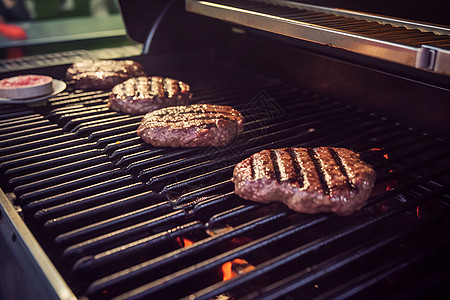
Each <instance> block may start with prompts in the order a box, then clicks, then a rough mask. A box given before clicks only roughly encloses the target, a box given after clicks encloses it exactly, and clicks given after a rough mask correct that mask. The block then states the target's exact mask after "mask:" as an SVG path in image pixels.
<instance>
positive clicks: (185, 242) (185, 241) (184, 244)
mask: <svg viewBox="0 0 450 300" xmlns="http://www.w3.org/2000/svg"><path fill="white" fill-rule="evenodd" d="M175 240H176V241H177V243H178V245H180V247H182V248H187V247H189V246H191V245H192V244H193V243H194V242H192V241H190V240H188V239H185V238H180V237H177V238H175Z"/></svg>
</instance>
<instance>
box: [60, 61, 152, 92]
mask: <svg viewBox="0 0 450 300" xmlns="http://www.w3.org/2000/svg"><path fill="white" fill-rule="evenodd" d="M145 75H146V74H145V72H144V67H143V66H142V65H141V64H140V63H137V62H135V61H132V60H84V61H79V62H75V63H73V64H72V66H71V67H70V68H69V69H67V72H66V77H67V79H69V80H75V87H77V88H79V89H104V90H106V89H111V88H112V87H113V86H115V85H116V84H119V83H121V82H123V81H125V80H127V79H128V78H131V77H137V76H145Z"/></svg>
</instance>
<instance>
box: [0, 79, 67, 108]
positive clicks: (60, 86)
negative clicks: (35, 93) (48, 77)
mask: <svg viewBox="0 0 450 300" xmlns="http://www.w3.org/2000/svg"><path fill="white" fill-rule="evenodd" d="M52 84H53V93H51V94H48V95H45V96H40V97H37V98H29V99H8V98H0V103H8V104H24V103H33V102H37V101H41V100H45V99H48V98H50V97H52V96H55V95H56V94H59V93H61V92H62V91H64V90H65V89H66V86H67V85H66V83H65V82H64V81H61V80H58V79H53V81H52Z"/></svg>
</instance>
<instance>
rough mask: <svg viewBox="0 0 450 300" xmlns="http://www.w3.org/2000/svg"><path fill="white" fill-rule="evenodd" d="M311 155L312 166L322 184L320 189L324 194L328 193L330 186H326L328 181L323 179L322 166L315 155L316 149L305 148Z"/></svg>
mask: <svg viewBox="0 0 450 300" xmlns="http://www.w3.org/2000/svg"><path fill="white" fill-rule="evenodd" d="M306 151H307V152H308V154H309V156H310V157H311V160H312V161H313V163H314V166H315V167H316V171H317V174H318V175H319V180H320V184H321V186H322V189H323V191H324V193H325V195H328V196H329V195H330V187H329V186H328V183H327V181H326V179H325V174H324V170H323V167H322V163H321V162H320V158H319V157H317V155H316V151H315V150H314V149H313V148H307V150H306Z"/></svg>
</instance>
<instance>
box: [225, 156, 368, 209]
mask: <svg viewBox="0 0 450 300" xmlns="http://www.w3.org/2000/svg"><path fill="white" fill-rule="evenodd" d="M375 177H376V173H375V171H374V170H373V169H372V167H371V166H370V165H368V164H366V163H365V162H364V161H362V160H361V159H360V157H359V154H357V153H355V152H353V151H351V150H349V149H345V148H334V147H318V148H282V149H272V150H263V151H261V152H258V153H256V154H254V155H252V156H251V157H249V158H247V159H245V160H243V161H241V162H240V163H238V164H237V165H236V167H235V169H234V172H233V179H232V181H233V182H234V184H235V193H236V194H237V195H238V196H240V197H242V198H244V199H247V200H253V201H257V202H263V203H269V202H274V201H279V202H283V203H284V204H286V205H287V206H288V207H289V208H291V209H293V210H295V211H298V212H303V213H319V212H334V213H336V214H339V215H344V216H345V215H350V214H352V213H353V212H354V211H357V210H359V209H361V208H362V207H363V206H364V205H365V204H366V201H367V199H368V198H369V196H370V194H371V192H372V188H373V186H374V183H375Z"/></svg>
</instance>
